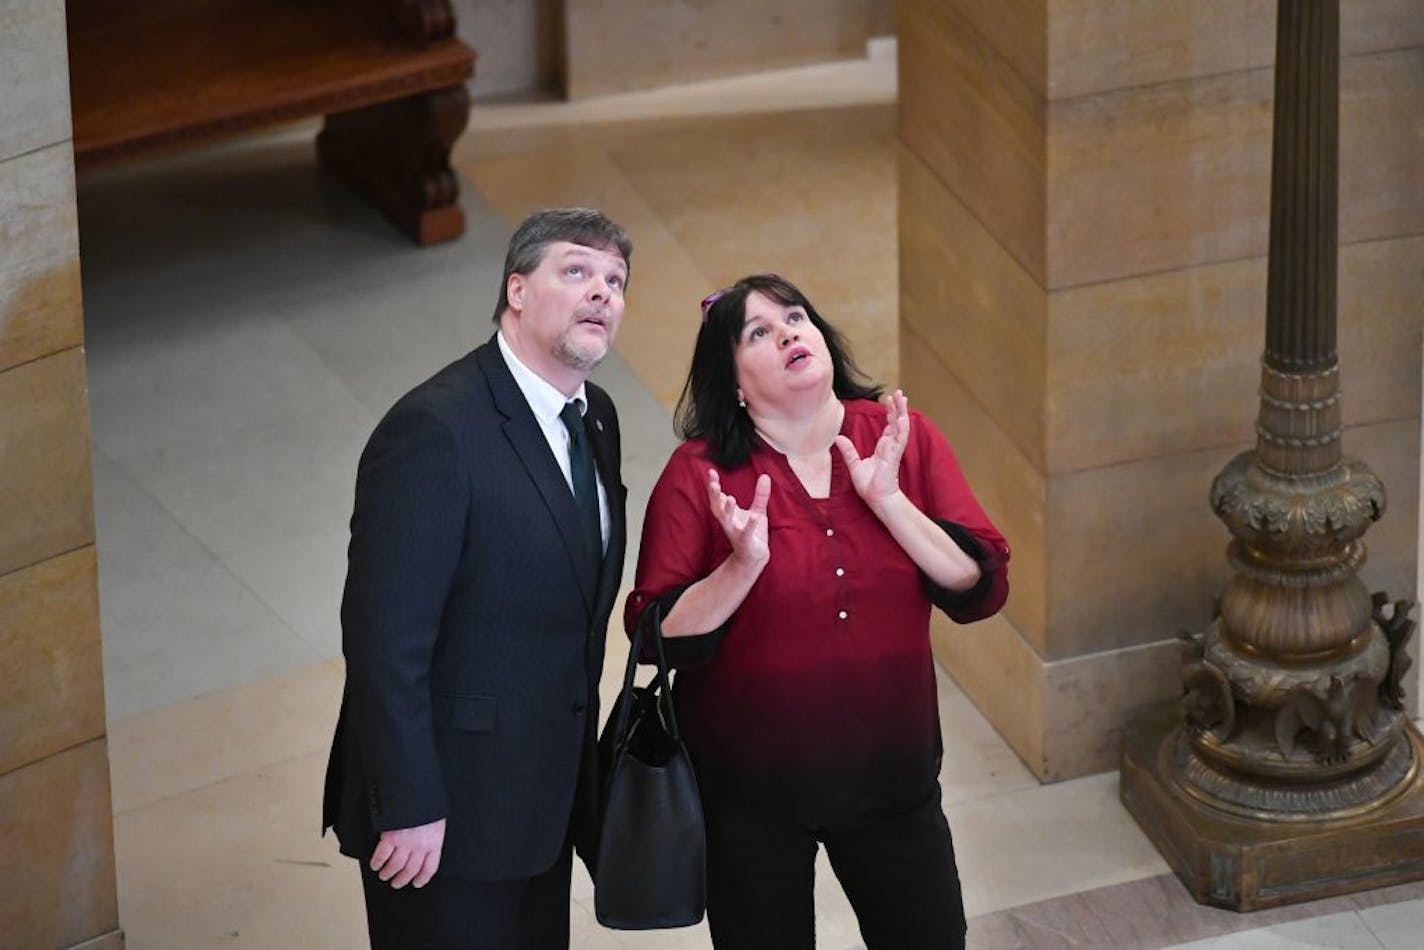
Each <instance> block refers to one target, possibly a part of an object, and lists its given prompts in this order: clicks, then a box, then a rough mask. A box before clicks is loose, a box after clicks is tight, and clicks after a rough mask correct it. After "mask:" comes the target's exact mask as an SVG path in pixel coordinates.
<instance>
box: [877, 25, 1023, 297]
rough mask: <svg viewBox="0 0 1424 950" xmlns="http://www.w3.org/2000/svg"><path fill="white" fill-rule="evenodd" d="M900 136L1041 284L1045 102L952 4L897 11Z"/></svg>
mask: <svg viewBox="0 0 1424 950" xmlns="http://www.w3.org/2000/svg"><path fill="white" fill-rule="evenodd" d="M899 11H900V33H899V57H900V65H899V70H900V136H901V139H902V140H903V141H904V143H905V145H906V146H907V147H908V148H909V149H910V150H911V151H912V152H914V153H915V154H916V155H917V156H919V158H920V160H921V161H923V162H924V163H925V164H926V165H927V166H928V167H929V168H930V170H931V171H932V173H933V174H934V176H935V177H936V178H938V179H939V180H940V181H941V182H943V183H944V185H945V186H946V187H947V188H949V190H950V191H952V192H953V193H954V194H955V195H956V196H957V197H958V198H959V200H960V201H962V202H964V204H965V206H966V207H967V208H969V210H970V212H971V213H972V214H973V215H974V216H975V217H976V218H978V219H979V221H980V222H982V223H983V225H984V227H985V228H987V229H988V230H989V232H990V233H991V234H993V235H994V237H995V238H996V239H997V240H998V241H999V243H1001V244H1002V245H1003V246H1004V248H1005V249H1006V250H1007V251H1008V252H1009V254H1010V255H1012V256H1013V258H1014V259H1015V260H1017V261H1018V262H1019V264H1020V265H1022V266H1023V267H1024V269H1025V270H1027V271H1028V272H1029V274H1030V275H1032V276H1033V277H1034V278H1035V279H1037V280H1038V281H1039V283H1043V282H1044V275H1045V272H1046V271H1045V253H1046V248H1045V220H1046V219H1045V213H1046V207H1047V205H1046V201H1047V198H1046V192H1045V187H1046V185H1045V174H1046V167H1047V139H1046V134H1047V124H1046V123H1047V118H1046V111H1045V104H1044V99H1043V97H1042V94H1041V92H1039V91H1036V90H1035V89H1033V88H1032V87H1031V86H1030V85H1029V81H1028V80H1026V79H1025V78H1024V77H1023V76H1022V75H1021V74H1020V73H1019V72H1018V71H1016V70H1015V69H1014V67H1013V66H1012V65H1011V64H1010V61H1009V60H1008V59H1006V58H1005V57H1004V56H1002V55H1000V54H999V52H998V51H997V50H996V49H995V48H994V47H993V46H991V45H990V43H989V42H988V41H987V40H985V39H983V38H982V37H981V36H980V35H979V34H978V33H977V32H975V30H974V29H973V28H972V26H971V25H970V24H969V22H968V21H966V20H965V19H963V18H962V17H961V16H960V14H959V12H958V8H957V6H956V5H955V4H948V3H940V2H937V0H909V2H904V3H902V4H901V5H900V8H899Z"/></svg>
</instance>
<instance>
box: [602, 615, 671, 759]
mask: <svg viewBox="0 0 1424 950" xmlns="http://www.w3.org/2000/svg"><path fill="white" fill-rule="evenodd" d="M649 615H651V616H649ZM662 621H663V606H662V604H661V603H659V602H658V601H654V602H653V604H652V606H650V607H649V608H648V609H647V611H646V612H644V614H643V616H642V617H639V618H638V625H637V627H635V628H634V630H633V640H632V643H630V644H629V648H628V667H627V669H625V670H624V671H623V695H631V691H632V689H633V677H634V674H635V673H636V672H637V669H638V657H639V656H641V655H642V652H643V634H644V631H645V630H647V629H649V628H654V632H653V647H654V650H655V653H656V656H657V678H656V682H657V684H658V704H659V706H660V708H661V709H662V712H663V721H664V722H665V723H667V729H668V734H669V735H671V736H672V737H673V739H675V740H677V741H679V742H680V741H682V736H681V734H680V733H679V732H678V729H677V713H676V712H675V711H674V710H673V706H672V682H671V681H670V680H669V679H668V663H667V655H666V654H665V653H664V652H663V637H662ZM620 705H621V707H622V708H621V709H619V711H618V726H617V729H616V730H615V732H614V735H616V736H617V737H618V748H619V750H620V751H621V750H622V748H623V746H625V745H627V742H628V739H629V736H628V718H629V717H630V716H631V715H632V714H633V704H632V703H621V704H620Z"/></svg>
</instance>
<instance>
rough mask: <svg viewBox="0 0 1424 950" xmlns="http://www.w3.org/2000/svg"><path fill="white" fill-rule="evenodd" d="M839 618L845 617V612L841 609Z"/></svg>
mask: <svg viewBox="0 0 1424 950" xmlns="http://www.w3.org/2000/svg"><path fill="white" fill-rule="evenodd" d="M840 618H841V619H842V620H844V619H845V618H846V612H845V611H844V610H842V611H841V612H840Z"/></svg>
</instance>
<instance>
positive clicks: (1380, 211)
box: [1047, 49, 1424, 290]
mask: <svg viewBox="0 0 1424 950" xmlns="http://www.w3.org/2000/svg"><path fill="white" fill-rule="evenodd" d="M1421 95H1424V49H1405V50H1397V51H1392V52H1384V53H1371V54H1361V55H1359V56H1354V57H1349V58H1347V59H1345V60H1344V61H1343V62H1342V64H1341V92H1340V100H1341V101H1340V142H1341V147H1340V236H1341V240H1342V242H1344V243H1353V242H1357V241H1366V240H1376V239H1379V238H1385V237H1396V236H1401V235H1410V234H1419V233H1421V232H1424V176H1420V175H1419V174H1418V164H1419V155H1420V154H1421V150H1424V125H1422V124H1421V123H1419V122H1418V121H1417V118H1416V116H1415V113H1416V111H1417V103H1418V101H1419V99H1420V97H1421ZM1273 97H1274V89H1273V79H1272V74H1271V71H1270V70H1269V69H1258V70H1250V71H1244V72H1235V73H1228V74H1224V75H1217V76H1209V77H1204V78H1201V79H1194V80H1183V81H1179V82H1170V83H1162V84H1158V85H1152V86H1145V87H1136V88H1132V89H1125V90H1120V91H1116V92H1111V93H1104V94H1102V95H1094V96H1082V97H1077V98H1072V99H1066V100H1055V101H1054V102H1053V103H1052V105H1051V106H1050V109H1049V119H1048V127H1049V135H1048V138H1049V142H1048V155H1049V159H1048V172H1047V174H1048V212H1047V219H1048V228H1047V233H1048V238H1047V240H1048V251H1047V253H1048V279H1047V285H1048V287H1049V288H1050V289H1052V290H1058V289H1062V288H1065V287H1070V286H1077V285H1080V284H1086V283H1092V282H1096V281H1107V280H1114V279H1119V278H1122V277H1127V276H1133V275H1139V274H1148V273H1155V272H1160V271H1166V270H1171V269H1175V268H1184V267H1191V266H1195V265H1198V264H1204V263H1211V262H1219V261H1229V260H1236V259H1240V258H1246V257H1256V256H1264V255H1265V253H1266V247H1267V236H1268V232H1269V225H1270V221H1269V211H1270V162H1271V122H1272V102H1273Z"/></svg>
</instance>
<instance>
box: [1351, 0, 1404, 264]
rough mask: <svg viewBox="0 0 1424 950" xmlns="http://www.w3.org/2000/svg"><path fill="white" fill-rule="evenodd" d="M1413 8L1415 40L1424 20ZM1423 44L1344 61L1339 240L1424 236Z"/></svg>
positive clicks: (1353, 57)
mask: <svg viewBox="0 0 1424 950" xmlns="http://www.w3.org/2000/svg"><path fill="white" fill-rule="evenodd" d="M1420 12H1421V11H1420V9H1419V8H1418V7H1417V6H1416V7H1415V8H1414V11H1413V20H1414V26H1413V31H1412V34H1413V35H1412V41H1413V42H1415V43H1420V42H1421V40H1420V39H1419V33H1420V30H1421V26H1420V24H1424V16H1421V15H1420ZM1421 101H1424V46H1417V45H1416V46H1413V47H1412V48H1409V49H1400V50H1396V51H1394V52H1388V53H1376V54H1372V55H1361V56H1351V57H1349V58H1347V59H1345V60H1344V61H1343V62H1342V63H1341V64H1340V240H1341V241H1342V242H1345V243H1352V242H1355V241H1373V240H1378V239H1379V238H1383V237H1394V236H1396V235H1404V234H1414V235H1418V234H1424V174H1421V172H1420V168H1421V163H1424V121H1421V120H1420V116H1419V103H1420V102H1421Z"/></svg>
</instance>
